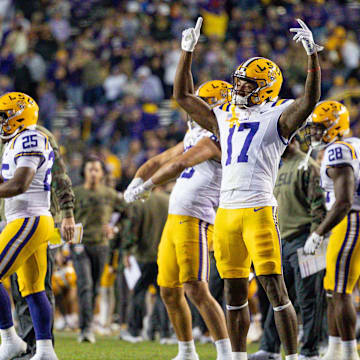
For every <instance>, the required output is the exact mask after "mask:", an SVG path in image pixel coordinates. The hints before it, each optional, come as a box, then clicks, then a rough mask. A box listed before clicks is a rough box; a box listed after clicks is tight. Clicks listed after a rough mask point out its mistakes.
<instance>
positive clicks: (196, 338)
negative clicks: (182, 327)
mask: <svg viewBox="0 0 360 360" xmlns="http://www.w3.org/2000/svg"><path fill="white" fill-rule="evenodd" d="M192 336H193V339H194V341H199V340H200V338H201V336H202V332H201V330H200V328H199V327H198V326H196V327H194V328H193V329H192Z"/></svg>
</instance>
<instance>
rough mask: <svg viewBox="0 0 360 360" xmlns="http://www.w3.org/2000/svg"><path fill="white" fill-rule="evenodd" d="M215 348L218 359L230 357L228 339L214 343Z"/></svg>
mask: <svg viewBox="0 0 360 360" xmlns="http://www.w3.org/2000/svg"><path fill="white" fill-rule="evenodd" d="M215 346H216V352H217V354H218V359H222V358H223V357H224V356H225V357H229V356H231V342H230V339H229V338H227V339H221V340H217V341H215Z"/></svg>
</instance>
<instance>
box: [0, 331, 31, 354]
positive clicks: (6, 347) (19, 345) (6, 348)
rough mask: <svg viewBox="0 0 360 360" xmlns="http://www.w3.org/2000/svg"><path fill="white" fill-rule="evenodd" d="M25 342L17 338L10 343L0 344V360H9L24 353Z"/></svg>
mask: <svg viewBox="0 0 360 360" xmlns="http://www.w3.org/2000/svg"><path fill="white" fill-rule="evenodd" d="M26 348H27V345H26V342H25V341H23V340H22V339H21V338H20V337H19V336H18V337H17V338H15V339H14V341H13V342H11V343H6V344H1V346H0V360H9V359H13V358H15V357H18V356H20V355H22V354H25V353H26Z"/></svg>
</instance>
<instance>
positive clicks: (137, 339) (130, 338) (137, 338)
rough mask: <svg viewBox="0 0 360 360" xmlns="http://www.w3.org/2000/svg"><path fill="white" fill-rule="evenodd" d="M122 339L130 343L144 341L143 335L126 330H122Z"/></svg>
mask: <svg viewBox="0 0 360 360" xmlns="http://www.w3.org/2000/svg"><path fill="white" fill-rule="evenodd" d="M120 339H121V340H124V341H127V342H129V343H132V344H136V343H139V342H142V341H144V339H143V338H142V336H133V335H131V334H130V333H129V332H128V331H126V330H125V331H121V332H120Z"/></svg>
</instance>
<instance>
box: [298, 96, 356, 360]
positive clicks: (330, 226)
mask: <svg viewBox="0 0 360 360" xmlns="http://www.w3.org/2000/svg"><path fill="white" fill-rule="evenodd" d="M349 135H350V120H349V112H348V110H347V108H346V107H345V106H344V105H343V104H341V103H339V102H337V101H322V102H320V103H319V104H318V105H317V106H316V108H315V110H314V112H313V114H312V116H311V120H310V136H311V146H312V147H315V148H316V147H317V148H325V152H324V157H323V159H322V162H321V169H320V175H321V185H322V187H323V188H324V190H325V192H326V208H327V211H328V212H327V215H326V217H325V219H324V220H323V221H322V223H321V224H320V225H319V226H318V227H317V228H316V230H315V231H314V232H313V233H312V234H311V235H310V236H309V238H308V239H307V241H306V243H305V246H304V252H305V253H307V254H313V253H315V250H316V249H317V248H318V247H319V246H320V244H321V243H322V241H323V239H324V237H326V236H328V234H329V233H330V232H331V235H330V239H329V244H328V247H327V253H326V275H325V279H324V288H325V290H326V291H327V297H328V310H327V311H328V328H329V347H328V351H327V353H326V354H325V356H324V357H323V358H322V359H324V360H358V359H359V355H358V353H357V348H356V311H355V307H354V305H353V302H352V298H351V294H352V292H353V290H354V287H355V285H356V283H357V282H358V280H359V277H360V241H359V229H360V216H359V211H360V160H359V159H360V139H358V138H355V137H349Z"/></svg>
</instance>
